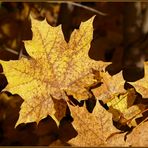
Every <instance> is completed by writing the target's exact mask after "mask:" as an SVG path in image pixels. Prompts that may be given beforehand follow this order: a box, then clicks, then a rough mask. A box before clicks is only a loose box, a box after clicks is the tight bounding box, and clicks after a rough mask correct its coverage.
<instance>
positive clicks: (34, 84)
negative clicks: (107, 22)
mask: <svg viewBox="0 0 148 148" xmlns="http://www.w3.org/2000/svg"><path fill="white" fill-rule="evenodd" d="M93 20H94V17H92V18H91V19H89V20H88V21H86V22H83V23H81V25H80V28H79V29H78V30H74V31H73V33H72V35H71V38H70V41H69V43H67V42H66V41H65V39H64V35H63V33H62V29H61V26H57V27H52V26H50V25H49V24H48V23H47V22H46V20H44V21H42V22H40V21H37V20H34V19H31V22H32V31H33V38H32V40H30V41H25V42H24V44H25V47H26V50H27V52H28V54H29V55H30V56H31V58H29V59H26V58H21V59H20V60H16V61H8V62H7V61H2V60H1V61H0V63H1V64H2V66H3V71H4V74H5V76H6V78H7V80H8V85H7V87H6V88H5V90H7V91H10V92H11V93H13V94H19V95H20V96H21V97H22V98H23V99H24V102H23V104H22V106H21V110H20V116H19V119H18V121H17V123H16V125H18V124H20V123H27V122H34V121H35V122H37V123H38V122H39V121H40V120H41V119H43V118H45V117H46V116H47V115H54V114H55V112H57V111H56V109H55V105H54V102H53V99H52V98H55V99H58V100H60V99H65V100H66V99H67V97H66V94H65V92H66V93H67V94H69V95H73V96H74V97H75V98H76V99H78V100H81V99H86V98H88V97H89V96H90V94H89V92H88V90H87V88H89V86H91V85H93V84H94V83H96V82H97V80H96V79H95V78H94V74H93V69H95V70H102V69H104V68H105V67H106V66H107V65H108V63H105V62H101V61H94V60H92V59H90V58H89V56H88V52H89V49H90V43H91V41H92V38H93V25H92V23H93ZM62 115H63V114H62ZM58 118H59V117H58ZM61 118H62V117H60V119H61Z"/></svg>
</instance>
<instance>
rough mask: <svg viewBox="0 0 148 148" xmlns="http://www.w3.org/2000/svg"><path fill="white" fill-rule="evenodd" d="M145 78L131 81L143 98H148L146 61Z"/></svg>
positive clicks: (145, 65) (145, 64)
mask: <svg viewBox="0 0 148 148" xmlns="http://www.w3.org/2000/svg"><path fill="white" fill-rule="evenodd" d="M144 71H145V74H144V78H142V79H140V80H138V81H136V82H130V84H131V85H133V86H134V87H135V88H136V91H137V92H138V93H140V94H141V95H142V97H143V98H148V62H144Z"/></svg>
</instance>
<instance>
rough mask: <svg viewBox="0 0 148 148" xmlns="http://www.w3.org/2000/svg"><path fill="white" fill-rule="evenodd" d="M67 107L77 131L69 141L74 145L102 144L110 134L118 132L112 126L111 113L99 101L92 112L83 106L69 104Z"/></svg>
mask: <svg viewBox="0 0 148 148" xmlns="http://www.w3.org/2000/svg"><path fill="white" fill-rule="evenodd" d="M69 108H70V111H71V114H72V117H73V118H74V121H73V122H72V124H73V126H74V128H75V130H76V131H77V132H78V135H77V136H76V137H74V138H72V139H71V140H70V141H69V143H70V144H72V145H74V146H81V147H83V146H84V147H85V146H103V145H104V144H105V143H106V141H107V138H108V137H109V136H111V134H113V133H117V132H119V130H118V129H116V128H115V127H114V126H113V122H112V114H111V113H109V112H108V111H106V110H105V109H104V108H103V107H102V106H101V105H100V104H99V102H97V103H96V106H95V108H94V110H93V112H92V113H89V112H88V111H87V109H86V107H85V106H83V107H78V106H72V105H69Z"/></svg>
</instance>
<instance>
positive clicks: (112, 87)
mask: <svg viewBox="0 0 148 148" xmlns="http://www.w3.org/2000/svg"><path fill="white" fill-rule="evenodd" d="M100 76H101V77H102V80H101V82H102V85H101V86H99V87H97V88H94V89H92V90H91V91H92V92H93V94H94V96H95V97H96V98H97V99H98V100H102V101H103V102H104V103H107V102H108V101H109V100H110V99H111V98H114V97H115V96H117V95H118V94H122V93H125V92H126V90H125V89H124V84H125V80H124V79H123V76H122V72H119V73H118V74H116V75H114V76H111V75H109V73H108V72H102V73H101V74H100Z"/></svg>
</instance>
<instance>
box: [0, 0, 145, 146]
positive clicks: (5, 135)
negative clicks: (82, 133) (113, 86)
mask: <svg viewBox="0 0 148 148" xmlns="http://www.w3.org/2000/svg"><path fill="white" fill-rule="evenodd" d="M100 12H103V13H105V14H106V15H101V14H100ZM93 15H96V18H95V21H94V38H93V41H92V43H91V49H90V51H89V56H90V57H91V58H92V59H95V60H103V61H111V62H112V64H111V65H110V66H109V67H108V68H107V70H108V71H109V73H110V74H112V75H113V74H116V73H117V72H119V71H121V70H123V76H124V79H125V80H128V81H136V80H138V79H140V78H142V77H143V76H144V70H143V62H144V61H147V60H148V3H147V2H128V3H126V2H120V3H119V2H79V3H75V2H65V3H60V2H59V3H56V2H54V3H51V2H19V3H17V2H7V3H6V2H0V59H2V60H13V59H19V58H20V57H22V56H24V55H25V56H27V52H26V50H25V48H24V44H23V42H22V41H23V40H30V39H31V38H32V32H31V22H30V17H33V18H34V19H37V20H39V21H42V20H44V19H46V20H47V22H48V23H49V24H50V25H52V26H57V25H59V24H62V29H63V32H64V36H65V39H66V41H67V42H68V40H69V38H70V34H71V32H72V31H73V30H74V29H75V28H79V25H80V23H81V21H86V20H87V19H89V18H90V17H91V16H93ZM0 71H2V67H0ZM0 82H1V84H0V89H1V90H2V89H3V88H4V87H5V86H6V83H7V82H6V79H5V78H4V76H3V75H0ZM13 97H14V96H10V97H9V94H7V95H5V94H3V93H2V94H1V95H0V145H50V144H51V143H52V142H53V141H54V142H55V143H54V145H56V144H57V145H63V141H64V144H65V143H66V141H68V140H69V139H70V138H72V136H74V135H76V132H75V131H74V129H73V128H72V127H71V124H69V122H68V123H67V122H66V124H65V122H64V120H63V121H62V123H61V126H60V128H59V129H58V128H57V127H56V124H55V123H54V121H53V120H52V119H51V118H50V117H47V118H46V119H44V120H42V121H41V122H40V123H39V125H38V127H37V126H36V125H35V124H34V123H29V124H26V125H20V126H18V127H17V128H16V129H14V125H15V123H16V121H17V118H18V112H19V108H20V105H21V103H22V100H21V98H20V97H18V96H15V101H12V100H14V99H12V98H13ZM65 129H66V130H67V131H68V132H67V134H65V132H64V131H65ZM63 133H64V135H63ZM56 139H62V142H61V141H60V140H58V141H55V140H56ZM51 145H52V144H51Z"/></svg>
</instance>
